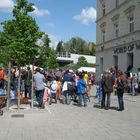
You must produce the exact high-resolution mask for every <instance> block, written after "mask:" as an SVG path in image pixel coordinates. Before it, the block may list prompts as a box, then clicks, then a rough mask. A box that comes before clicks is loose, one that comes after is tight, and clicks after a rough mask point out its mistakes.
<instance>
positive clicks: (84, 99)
mask: <svg viewBox="0 0 140 140" xmlns="http://www.w3.org/2000/svg"><path fill="white" fill-rule="evenodd" d="M83 103H84V106H86V105H87V99H86V95H85V94H79V105H82V104H83Z"/></svg>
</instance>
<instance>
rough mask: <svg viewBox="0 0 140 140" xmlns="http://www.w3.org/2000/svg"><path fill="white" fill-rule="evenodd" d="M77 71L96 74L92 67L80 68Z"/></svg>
mask: <svg viewBox="0 0 140 140" xmlns="http://www.w3.org/2000/svg"><path fill="white" fill-rule="evenodd" d="M78 71H87V72H94V73H95V72H96V68H93V67H81V68H79V69H78Z"/></svg>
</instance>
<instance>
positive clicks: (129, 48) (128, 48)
mask: <svg viewBox="0 0 140 140" xmlns="http://www.w3.org/2000/svg"><path fill="white" fill-rule="evenodd" d="M135 47H136V49H137V50H139V49H140V42H139V43H136V44H130V45H128V46H124V47H120V48H116V49H114V50H113V52H114V54H119V53H126V52H131V51H133V49H134V48H135Z"/></svg>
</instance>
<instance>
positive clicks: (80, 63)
mask: <svg viewBox="0 0 140 140" xmlns="http://www.w3.org/2000/svg"><path fill="white" fill-rule="evenodd" d="M77 65H78V66H79V67H88V62H87V60H86V58H85V57H84V56H81V57H79V58H78V62H77Z"/></svg>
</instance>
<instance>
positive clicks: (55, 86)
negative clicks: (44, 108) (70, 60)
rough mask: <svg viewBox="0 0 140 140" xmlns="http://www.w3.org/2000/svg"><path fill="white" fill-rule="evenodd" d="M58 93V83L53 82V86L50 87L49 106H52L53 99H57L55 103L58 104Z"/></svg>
mask: <svg viewBox="0 0 140 140" xmlns="http://www.w3.org/2000/svg"><path fill="white" fill-rule="evenodd" d="M56 92H57V82H56V80H53V81H52V83H51V85H50V93H51V95H50V102H49V104H50V105H51V104H52V99H55V103H57V98H56Z"/></svg>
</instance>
